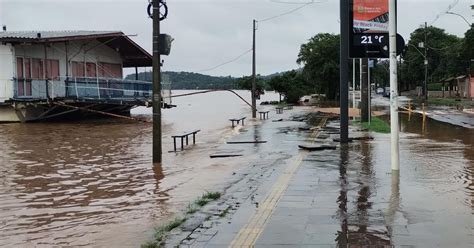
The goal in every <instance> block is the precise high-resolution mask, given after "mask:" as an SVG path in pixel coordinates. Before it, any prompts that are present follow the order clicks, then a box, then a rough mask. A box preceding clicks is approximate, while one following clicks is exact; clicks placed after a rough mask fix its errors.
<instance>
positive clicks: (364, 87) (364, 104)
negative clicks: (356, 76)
mask: <svg viewBox="0 0 474 248" xmlns="http://www.w3.org/2000/svg"><path fill="white" fill-rule="evenodd" d="M368 69H369V59H365V58H364V59H362V64H361V73H362V74H361V75H362V81H361V82H360V91H361V96H360V98H361V100H360V103H361V104H360V109H361V110H360V113H361V114H360V117H361V122H369V87H368V73H367V72H368Z"/></svg>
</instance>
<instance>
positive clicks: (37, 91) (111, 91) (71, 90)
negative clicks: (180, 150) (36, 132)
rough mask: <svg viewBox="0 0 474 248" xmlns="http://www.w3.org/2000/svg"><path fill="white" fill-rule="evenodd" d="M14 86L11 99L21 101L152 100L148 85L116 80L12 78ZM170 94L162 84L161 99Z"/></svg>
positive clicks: (168, 84) (149, 85)
mask: <svg viewBox="0 0 474 248" xmlns="http://www.w3.org/2000/svg"><path fill="white" fill-rule="evenodd" d="M13 85H14V99H21V100H30V99H31V100H42V99H48V97H49V98H51V99H54V98H72V99H74V98H75V99H101V100H102V99H104V100H107V99H111V100H143V101H147V100H151V96H152V83H151V82H148V81H139V80H128V79H117V78H91V77H62V78H57V79H52V80H45V79H43V80H35V79H17V78H13ZM170 91H171V87H170V83H164V84H162V97H163V98H167V97H170V96H171V92H170ZM169 101H170V100H169ZM164 102H167V101H164Z"/></svg>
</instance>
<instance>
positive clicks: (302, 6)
mask: <svg viewBox="0 0 474 248" xmlns="http://www.w3.org/2000/svg"><path fill="white" fill-rule="evenodd" d="M270 1H271V2H274V3H281V4H301V6H299V7H297V8H294V9H292V10H290V11H287V12H284V13H281V14H278V15H275V16H272V17H268V18H265V19H262V20H258V21H257V22H265V21H270V20H273V19H276V18H279V17H282V16H285V15H288V14H291V13H293V12H296V11H298V10H300V9H302V8H304V7H306V6H308V5H311V4H314V3H323V2H327V1H328V0H322V1H318V2H316V1H315V0H311V1H310V2H289V1H279V0H270ZM251 51H252V49H249V50H247V51H245V52H243V53H242V54H240V55H239V56H237V57H235V58H233V59H231V60H229V61H226V62H224V63H221V64H218V65H216V66H213V67H211V68H208V69H204V70H199V71H197V72H206V71H212V70H215V69H217V68H219V67H221V66H224V65H227V64H230V63H232V62H235V61H237V60H238V59H240V58H241V57H243V56H244V55H246V54H248V53H250V52H251Z"/></svg>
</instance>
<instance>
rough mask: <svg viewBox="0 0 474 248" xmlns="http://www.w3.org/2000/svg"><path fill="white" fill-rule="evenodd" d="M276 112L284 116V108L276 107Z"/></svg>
mask: <svg viewBox="0 0 474 248" xmlns="http://www.w3.org/2000/svg"><path fill="white" fill-rule="evenodd" d="M275 110H276V113H277V114H283V107H276V108H275Z"/></svg>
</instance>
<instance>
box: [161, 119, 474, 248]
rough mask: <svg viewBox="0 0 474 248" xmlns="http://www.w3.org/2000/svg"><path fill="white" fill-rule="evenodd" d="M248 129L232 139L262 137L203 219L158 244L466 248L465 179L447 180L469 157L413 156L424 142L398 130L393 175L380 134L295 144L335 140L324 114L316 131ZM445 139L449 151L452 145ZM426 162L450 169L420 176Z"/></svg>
mask: <svg viewBox="0 0 474 248" xmlns="http://www.w3.org/2000/svg"><path fill="white" fill-rule="evenodd" d="M286 118H287V119H291V118H290V116H287V117H286ZM296 119H298V118H296ZM357 129H358V128H357V127H352V129H351V136H352V137H354V136H367V135H369V134H368V133H367V132H364V131H359V130H357ZM255 130H257V129H255ZM255 130H254V131H253V132H252V131H248V132H246V133H244V134H242V136H239V137H238V138H239V139H244V140H245V139H248V138H249V137H254V138H261V139H262V140H263V139H265V140H266V141H268V143H267V144H265V145H258V146H257V145H256V147H258V149H257V150H258V154H259V155H258V158H260V160H256V161H253V163H254V164H253V166H252V168H253V169H250V170H247V171H244V172H242V173H243V178H242V179H241V180H237V181H235V183H233V184H232V185H231V186H230V187H229V188H228V189H227V190H226V192H225V194H224V197H223V198H222V199H221V201H220V202H217V203H215V204H214V205H213V206H208V207H207V208H206V209H204V212H205V213H207V214H208V215H207V217H205V218H203V223H201V224H199V225H196V226H195V228H189V226H188V230H187V231H185V232H182V231H180V232H175V233H174V234H173V235H172V237H171V238H170V239H169V240H168V242H167V246H169V247H174V246H176V245H179V246H180V247H472V245H474V240H473V230H474V229H473V228H474V225H473V224H474V221H473V215H472V213H473V210H472V188H471V187H472V181H470V182H467V183H466V182H465V181H464V182H463V181H462V180H458V181H456V180H455V178H456V173H459V172H461V173H468V174H469V173H471V174H472V170H471V169H469V168H470V167H467V168H468V169H467V170H465V169H466V168H465V167H464V166H469V164H466V162H467V163H469V162H470V160H467V161H466V160H456V159H454V158H449V157H446V156H444V154H443V153H442V152H441V153H440V152H439V151H437V152H434V153H433V154H431V155H432V158H430V159H428V158H426V157H424V159H421V160H420V159H416V158H415V159H413V157H414V156H415V157H416V156H420V153H419V151H417V150H416V148H418V149H419V147H420V145H421V144H424V143H425V142H426V140H425V139H419V137H417V139H413V136H412V135H409V136H407V135H406V134H403V133H402V135H401V136H402V137H401V138H402V146H401V147H402V149H401V157H402V158H403V159H402V163H403V165H402V170H403V171H402V177H401V178H400V175H399V174H398V173H396V174H393V173H392V171H391V169H390V164H389V162H390V160H389V158H390V157H389V154H388V152H387V151H390V149H389V148H390V147H389V137H388V135H377V134H370V135H374V136H375V140H374V141H355V142H354V143H350V144H349V145H346V146H339V145H337V149H336V150H325V151H314V152H308V151H305V150H300V149H298V145H299V144H308V143H316V144H334V143H333V142H332V140H333V139H334V138H338V136H339V135H338V121H337V120H333V121H331V120H329V121H328V123H327V124H326V125H325V127H324V128H321V129H315V128H312V129H311V128H308V126H305V125H302V124H301V123H299V124H298V123H294V122H286V121H285V122H284V123H282V122H280V123H278V122H268V123H265V125H264V126H263V127H261V128H259V129H258V130H259V131H258V132H259V133H257V134H256V133H255ZM444 145H446V146H447V147H452V148H453V150H455V149H456V145H454V144H447V143H444ZM458 145H459V144H458ZM457 149H459V150H461V151H463V150H464V149H469V147H467V148H466V147H459V146H458V147H457ZM272 154H278V155H279V156H275V155H272ZM282 154H284V156H281V155H282ZM424 155H426V156H429V155H430V152H426V153H425V154H424ZM436 156H439V157H436ZM272 158H274V159H272ZM467 159H469V158H467ZM432 160H437V161H438V162H440V163H442V164H444V163H448V162H451V163H452V166H451V167H450V168H444V167H439V168H436V169H437V170H438V171H437V173H438V174H437V175H435V174H428V175H427V174H426V172H425V170H430V169H431V170H436V169H435V168H433V167H432ZM463 170H464V171H463ZM400 181H401V182H400ZM466 184H467V185H466ZM469 199H471V200H469ZM184 229H185V230H186V228H184Z"/></svg>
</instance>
